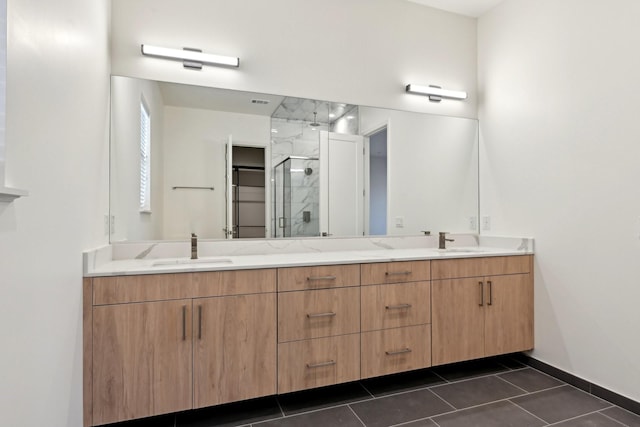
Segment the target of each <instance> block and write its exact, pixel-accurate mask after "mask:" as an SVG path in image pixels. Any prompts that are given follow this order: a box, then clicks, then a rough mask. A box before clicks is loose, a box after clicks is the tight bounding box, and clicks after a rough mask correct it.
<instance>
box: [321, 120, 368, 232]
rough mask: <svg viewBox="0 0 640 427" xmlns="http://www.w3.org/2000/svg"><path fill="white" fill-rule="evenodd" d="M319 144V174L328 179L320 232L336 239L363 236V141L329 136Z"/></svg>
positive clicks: (325, 185)
mask: <svg viewBox="0 0 640 427" xmlns="http://www.w3.org/2000/svg"><path fill="white" fill-rule="evenodd" d="M320 143H321V145H320V170H321V176H324V177H325V178H324V180H322V183H323V184H324V185H322V186H321V197H320V203H321V205H320V210H321V212H324V215H322V216H321V231H325V230H326V232H327V233H328V234H329V235H334V236H362V235H363V233H364V191H363V189H364V184H363V180H364V173H363V137H362V136H359V135H343V134H338V133H333V132H328V134H327V136H326V137H325V138H321V140H320ZM323 190H326V191H323ZM323 193H324V194H323ZM324 227H326V228H324Z"/></svg>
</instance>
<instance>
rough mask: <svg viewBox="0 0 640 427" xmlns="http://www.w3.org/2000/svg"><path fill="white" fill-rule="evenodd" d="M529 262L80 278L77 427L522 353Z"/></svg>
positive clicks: (511, 259) (527, 327) (504, 259)
mask: <svg viewBox="0 0 640 427" xmlns="http://www.w3.org/2000/svg"><path fill="white" fill-rule="evenodd" d="M532 259H533V257H532V256H530V255H524V256H501V257H485V258H480V257H479V258H463V259H437V260H433V261H428V260H420V261H402V262H379V263H369V264H352V265H324V266H310V267H290V268H278V269H261V270H236V271H217V272H198V273H180V274H157V275H140V276H119V277H96V278H85V279H84V285H83V286H84V298H83V301H84V302H83V304H84V307H83V324H84V355H85V358H84V372H85V373H84V420H85V421H84V424H85V426H93V425H100V424H107V423H112V422H117V421H124V420H129V419H134V418H142V417H148V416H153V415H159V414H163V413H169V412H177V411H183V410H187V409H192V408H202V407H207V406H213V405H218V404H223V403H228V402H235V401H240V400H246V399H251V398H256V397H260V396H268V395H274V394H277V393H289V392H293V391H298V390H304V389H310V388H315V387H322V386H327V385H332V384H338V383H344V382H349V381H356V380H359V379H361V378H371V377H376V376H381V375H387V374H392V373H397V372H404V371H410V370H414V369H420V368H425V367H429V366H432V365H442V364H447V363H453V362H459V361H464V360H471V359H478V358H482V357H487V356H493V355H499V354H506V353H512V352H517V351H524V350H530V349H532V348H533V270H532V262H533V261H532Z"/></svg>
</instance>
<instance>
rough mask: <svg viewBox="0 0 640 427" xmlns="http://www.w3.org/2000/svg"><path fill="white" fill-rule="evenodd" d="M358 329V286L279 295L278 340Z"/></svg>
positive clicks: (301, 338)
mask: <svg viewBox="0 0 640 427" xmlns="http://www.w3.org/2000/svg"><path fill="white" fill-rule="evenodd" d="M355 332H360V288H359V287H357V288H356V287H353V288H340V289H323V290H319V291H298V292H284V293H280V294H278V342H287V341H295V340H303V339H308V338H318V337H328V336H332V335H343V334H350V333H355Z"/></svg>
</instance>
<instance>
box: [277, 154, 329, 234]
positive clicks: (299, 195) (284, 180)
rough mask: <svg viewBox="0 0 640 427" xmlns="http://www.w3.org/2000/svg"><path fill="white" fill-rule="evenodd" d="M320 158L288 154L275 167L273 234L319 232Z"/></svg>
mask: <svg viewBox="0 0 640 427" xmlns="http://www.w3.org/2000/svg"><path fill="white" fill-rule="evenodd" d="M319 172H320V161H319V159H318V158H315V157H301V156H289V157H287V158H286V159H285V160H283V161H282V162H280V163H278V164H277V165H276V166H275V168H274V182H273V183H274V185H273V195H274V224H273V230H275V233H274V237H302V236H307V237H308V236H318V235H319V234H320V219H319V212H320V173H319Z"/></svg>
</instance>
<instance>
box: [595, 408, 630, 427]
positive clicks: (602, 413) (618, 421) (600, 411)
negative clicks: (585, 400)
mask: <svg viewBox="0 0 640 427" xmlns="http://www.w3.org/2000/svg"><path fill="white" fill-rule="evenodd" d="M613 407H614V408H619V406H613ZM607 409H611V408H605V409H600V410H599V411H598V413H599V414H601V415H603V416H605V417H607V418H609V419H610V420H612V421H615V422H617V423H618V424H620V425H622V426H624V427H629V426H628V425H627V424H625V423H623V422H622V421H620V420H616V419H615V418H613V417H611V416H609V415H607V414H605V413H604V412H602V411H605V410H607Z"/></svg>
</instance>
